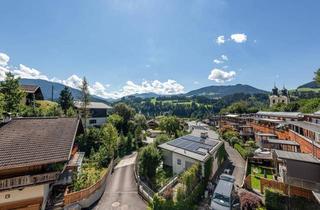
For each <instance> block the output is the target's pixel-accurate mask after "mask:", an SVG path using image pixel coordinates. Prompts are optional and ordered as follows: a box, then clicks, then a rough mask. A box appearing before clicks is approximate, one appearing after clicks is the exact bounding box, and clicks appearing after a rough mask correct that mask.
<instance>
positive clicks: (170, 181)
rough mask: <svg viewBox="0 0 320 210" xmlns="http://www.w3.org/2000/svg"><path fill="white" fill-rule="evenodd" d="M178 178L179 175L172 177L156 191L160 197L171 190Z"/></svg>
mask: <svg viewBox="0 0 320 210" xmlns="http://www.w3.org/2000/svg"><path fill="white" fill-rule="evenodd" d="M178 178H179V174H177V175H175V176H174V177H172V178H171V179H170V180H169V181H168V183H167V184H166V185H165V186H163V187H162V188H161V189H160V190H159V191H158V193H159V195H162V194H163V193H164V192H165V191H166V190H167V189H169V188H172V187H173V186H174V185H175V184H177V182H178V181H179V180H178Z"/></svg>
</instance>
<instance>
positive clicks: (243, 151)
mask: <svg viewBox="0 0 320 210" xmlns="http://www.w3.org/2000/svg"><path fill="white" fill-rule="evenodd" d="M234 148H235V149H236V150H237V151H238V152H239V153H240V155H241V156H242V157H243V158H244V159H247V157H248V156H249V152H248V151H247V150H246V149H245V148H243V147H242V146H241V145H240V144H235V145H234Z"/></svg>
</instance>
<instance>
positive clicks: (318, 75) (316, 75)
mask: <svg viewBox="0 0 320 210" xmlns="http://www.w3.org/2000/svg"><path fill="white" fill-rule="evenodd" d="M313 79H314V81H315V82H316V83H317V84H319V85H320V68H319V69H318V70H317V71H316V72H314V78H313Z"/></svg>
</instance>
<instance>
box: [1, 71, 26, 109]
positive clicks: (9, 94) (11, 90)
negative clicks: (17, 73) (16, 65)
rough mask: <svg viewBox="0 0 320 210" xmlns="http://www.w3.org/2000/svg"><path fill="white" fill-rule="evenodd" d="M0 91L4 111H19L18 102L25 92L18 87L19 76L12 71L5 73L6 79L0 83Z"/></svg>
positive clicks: (19, 102)
mask: <svg viewBox="0 0 320 210" xmlns="http://www.w3.org/2000/svg"><path fill="white" fill-rule="evenodd" d="M0 92H1V93H2V94H3V101H4V106H3V108H4V111H6V112H10V113H15V114H16V113H19V111H20V104H21V101H22V98H23V97H24V95H25V93H24V92H23V91H22V90H21V89H20V85H19V78H14V75H13V74H12V73H10V72H9V73H6V79H5V80H4V81H2V82H1V83H0Z"/></svg>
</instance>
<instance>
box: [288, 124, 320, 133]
mask: <svg viewBox="0 0 320 210" xmlns="http://www.w3.org/2000/svg"><path fill="white" fill-rule="evenodd" d="M288 124H290V125H295V126H299V127H301V128H304V129H307V130H310V131H313V132H316V133H320V125H318V124H314V123H310V122H305V121H290V122H288Z"/></svg>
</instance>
